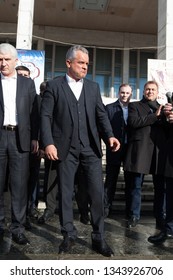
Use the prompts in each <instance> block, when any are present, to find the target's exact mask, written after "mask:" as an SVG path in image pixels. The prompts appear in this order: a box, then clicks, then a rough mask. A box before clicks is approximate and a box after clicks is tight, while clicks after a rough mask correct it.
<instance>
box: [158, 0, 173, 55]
mask: <svg viewBox="0 0 173 280" xmlns="http://www.w3.org/2000/svg"><path fill="white" fill-rule="evenodd" d="M172 11H173V1H172V0H158V44H157V45H158V53H157V58H158V59H165V60H173V36H172V30H173V16H172Z"/></svg>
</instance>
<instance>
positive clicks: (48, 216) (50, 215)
mask: <svg viewBox="0 0 173 280" xmlns="http://www.w3.org/2000/svg"><path fill="white" fill-rule="evenodd" d="M53 216H54V213H53V212H51V211H50V210H47V209H46V210H45V211H44V213H43V215H42V216H41V217H40V218H39V219H38V224H41V225H43V224H45V223H46V222H48V221H50V220H51V218H53Z"/></svg>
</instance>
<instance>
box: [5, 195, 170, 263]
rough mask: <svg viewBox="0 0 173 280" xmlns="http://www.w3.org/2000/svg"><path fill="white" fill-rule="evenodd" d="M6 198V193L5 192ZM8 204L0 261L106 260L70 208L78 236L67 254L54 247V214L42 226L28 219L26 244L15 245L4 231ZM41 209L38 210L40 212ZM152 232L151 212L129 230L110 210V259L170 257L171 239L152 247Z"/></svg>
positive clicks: (107, 226) (107, 223) (56, 229)
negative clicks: (30, 228)
mask: <svg viewBox="0 0 173 280" xmlns="http://www.w3.org/2000/svg"><path fill="white" fill-rule="evenodd" d="M5 195H6V196H7V198H8V194H5ZM9 212H10V204H8V207H7V209H6V216H7V219H6V224H7V228H6V230H5V238H4V240H3V241H2V242H1V244H0V259H1V260H27V259H28V260H29V259H30V260H58V259H59V260H72V259H73V260H76V259H80V260H92V259H93V260H103V259H108V258H105V257H103V256H102V255H99V254H96V253H95V252H93V251H92V249H91V239H90V233H91V226H90V225H83V224H82V223H80V221H79V216H78V213H77V211H76V210H75V211H74V222H75V225H76V227H77V229H78V239H77V242H76V245H75V246H74V248H73V250H72V252H71V254H67V255H59V254H58V248H59V245H60V243H61V241H62V237H61V233H60V228H59V221H58V216H57V215H55V216H54V218H53V219H52V220H51V221H50V222H48V223H47V224H45V225H38V223H37V221H36V220H32V230H31V231H27V232H26V236H27V238H28V239H29V240H30V244H29V245H17V244H16V243H14V242H13V241H12V240H11V235H10V233H9V231H8V226H9V223H10V217H9ZM42 212H43V209H40V215H41V213H42ZM154 232H155V221H154V219H153V217H152V214H151V215H145V214H143V215H142V218H141V221H140V224H138V225H137V226H136V227H135V228H133V229H127V228H126V220H125V219H124V216H123V214H122V212H121V213H116V212H115V213H113V215H112V216H111V217H110V218H107V219H106V220H105V235H106V240H107V242H108V243H109V245H110V246H111V247H112V249H113V250H114V253H115V255H114V257H111V259H113V260H114V259H115V260H116V259H119V260H128V259H138V260H141V259H145V260H150V259H151V260H157V259H167V260H168V259H169V260H172V259H173V241H171V240H169V241H166V242H165V243H164V244H163V245H161V246H153V245H152V244H150V243H148V241H147V238H148V236H149V235H151V234H153V233H154Z"/></svg>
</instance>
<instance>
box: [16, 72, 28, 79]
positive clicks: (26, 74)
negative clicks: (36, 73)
mask: <svg viewBox="0 0 173 280" xmlns="http://www.w3.org/2000/svg"><path fill="white" fill-rule="evenodd" d="M17 73H18V74H19V75H22V76H24V77H26V78H30V74H29V72H28V71H27V70H17Z"/></svg>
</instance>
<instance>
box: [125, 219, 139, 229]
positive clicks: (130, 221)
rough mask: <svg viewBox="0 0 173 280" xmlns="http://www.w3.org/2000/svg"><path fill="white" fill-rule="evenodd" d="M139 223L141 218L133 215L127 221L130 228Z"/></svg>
mask: <svg viewBox="0 0 173 280" xmlns="http://www.w3.org/2000/svg"><path fill="white" fill-rule="evenodd" d="M138 223H139V219H137V218H136V217H131V218H130V219H129V220H128V221H127V227H128V228H132V227H136V226H137V224H138Z"/></svg>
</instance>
